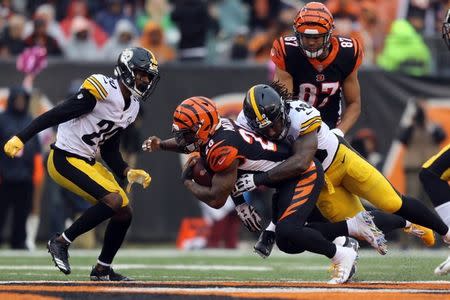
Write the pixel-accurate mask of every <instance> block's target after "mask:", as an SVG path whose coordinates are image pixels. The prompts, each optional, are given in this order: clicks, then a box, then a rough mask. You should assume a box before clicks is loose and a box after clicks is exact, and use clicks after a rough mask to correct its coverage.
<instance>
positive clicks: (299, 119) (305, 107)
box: [234, 84, 450, 257]
mask: <svg viewBox="0 0 450 300" xmlns="http://www.w3.org/2000/svg"><path fill="white" fill-rule="evenodd" d="M264 90H265V91H266V92H264ZM252 95H253V96H252ZM273 95H277V96H273ZM274 97H276V98H274ZM280 98H281V97H280V96H279V95H278V94H277V93H276V92H275V93H274V89H273V88H271V87H269V86H267V85H262V84H261V85H256V86H254V87H252V88H251V89H250V90H249V91H248V92H247V97H246V100H245V101H244V108H243V111H242V112H241V113H240V114H239V116H238V118H237V124H239V125H240V126H243V127H244V128H246V129H247V130H251V131H254V132H256V133H257V134H259V135H261V136H263V137H265V138H267V139H269V140H276V141H284V142H287V143H289V144H290V145H291V148H292V152H293V155H292V156H291V157H290V158H288V159H287V160H286V161H285V162H283V163H282V164H280V165H278V166H276V167H275V168H273V169H271V170H270V171H268V172H262V173H259V174H244V175H242V176H241V177H240V178H239V179H238V180H237V182H236V187H235V192H234V196H237V195H240V194H242V193H243V192H246V191H251V190H253V189H255V188H256V187H257V186H260V185H269V186H270V184H271V182H272V181H275V180H279V178H284V177H285V176H289V174H294V173H297V172H301V171H304V170H306V169H307V168H308V166H309V164H310V162H311V160H312V159H313V157H314V156H315V157H316V158H317V159H318V160H319V161H321V162H322V165H323V168H324V170H325V182H326V184H325V186H324V188H323V189H322V191H321V193H320V195H319V199H318V202H317V207H318V209H319V210H320V212H321V213H322V215H323V216H324V217H325V218H327V219H328V220H329V221H331V222H337V221H342V220H345V219H346V218H349V217H353V216H355V215H356V214H357V213H358V212H360V211H363V210H364V208H363V206H362V204H361V202H360V200H359V197H362V198H364V199H367V200H368V201H369V202H371V203H372V204H373V205H374V206H375V207H377V208H378V209H380V210H382V211H385V212H388V213H391V214H393V215H388V214H384V213H381V212H378V213H377V212H375V223H376V225H377V226H378V227H379V228H380V229H381V230H383V231H384V232H388V231H390V230H393V229H395V228H406V229H407V232H409V233H411V234H414V235H417V236H419V237H420V238H422V240H423V241H424V243H425V244H427V245H428V246H432V245H433V244H434V235H433V232H432V231H431V230H430V229H432V230H434V231H436V232H437V233H439V234H440V235H442V236H444V241H445V242H447V243H450V232H449V229H448V227H447V225H445V223H443V222H442V220H441V219H440V218H438V217H437V216H436V215H435V214H434V213H433V212H431V211H430V210H429V209H428V208H427V207H426V206H424V205H423V204H422V202H420V201H418V200H416V199H413V198H411V197H408V196H404V195H401V194H400V193H398V192H397V191H396V190H395V189H394V188H393V187H392V185H391V184H390V183H389V181H388V180H387V179H386V178H385V177H384V176H383V175H382V174H381V173H380V172H378V171H377V170H376V168H375V167H373V166H372V165H370V164H369V163H368V162H367V161H365V160H364V159H363V158H362V157H361V156H360V155H359V154H358V153H357V152H356V151H355V150H353V149H352V148H351V147H350V146H349V145H348V144H347V142H346V141H345V140H344V139H343V138H342V137H340V136H337V135H336V134H334V133H333V132H331V131H330V129H329V128H328V126H327V125H326V124H325V123H323V122H322V120H321V117H320V113H319V112H318V111H317V109H315V108H314V107H312V106H310V105H309V104H307V103H305V102H303V101H291V102H289V103H287V104H284V106H285V107H281V108H278V107H279V106H278V105H274V103H279V102H280ZM281 102H282V103H285V101H281ZM274 109H280V110H282V112H276V111H273V110H274ZM280 113H284V114H286V117H285V118H272V119H271V116H279V115H280ZM283 120H285V121H283ZM286 120H287V121H286ZM312 125H314V126H312ZM395 215H396V216H395ZM377 219H378V221H377ZM405 219H406V220H409V221H411V222H414V223H415V224H412V223H411V222H409V221H406V220H405ZM275 221H276V220H275ZM274 223H276V222H274ZM274 223H271V224H270V225H269V227H268V228H267V229H266V231H264V232H263V234H266V235H267V234H268V232H272V233H270V234H271V235H272V237H271V238H270V241H271V242H272V244H271V245H268V244H267V243H266V245H265V246H267V247H255V251H257V253H258V254H260V255H261V256H262V257H267V256H268V255H269V254H270V251H271V249H272V246H273V243H274V241H275V234H274V231H275V225H274ZM416 224H420V225H422V226H419V225H416ZM325 225H326V224H325ZM423 226H424V227H423ZM428 228H430V229H428ZM325 231H326V230H325ZM265 240H266V241H267V240H269V239H267V238H266V239H265ZM260 241H261V239H260ZM256 246H258V245H256Z"/></svg>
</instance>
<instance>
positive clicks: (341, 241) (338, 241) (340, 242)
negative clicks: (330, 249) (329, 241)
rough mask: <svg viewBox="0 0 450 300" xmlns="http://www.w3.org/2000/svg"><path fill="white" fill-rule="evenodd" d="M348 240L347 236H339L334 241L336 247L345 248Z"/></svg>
mask: <svg viewBox="0 0 450 300" xmlns="http://www.w3.org/2000/svg"><path fill="white" fill-rule="evenodd" d="M346 239H347V237H345V236H338V237H337V238H335V239H334V241H333V244H335V245H336V246H344V243H345V240H346Z"/></svg>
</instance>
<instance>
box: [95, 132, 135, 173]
mask: <svg viewBox="0 0 450 300" xmlns="http://www.w3.org/2000/svg"><path fill="white" fill-rule="evenodd" d="M121 134H122V130H120V131H118V132H116V133H115V134H114V135H113V136H112V137H110V138H109V139H107V140H106V142H105V143H104V144H103V145H101V146H100V155H101V156H102V158H103V160H104V161H105V163H106V164H107V165H108V167H109V168H110V169H111V170H112V171H113V172H114V174H115V175H116V176H117V177H118V178H120V179H125V174H123V172H124V171H125V169H126V168H128V164H127V163H126V162H125V161H124V160H123V158H122V154H121V153H120V150H119V148H120V135H121Z"/></svg>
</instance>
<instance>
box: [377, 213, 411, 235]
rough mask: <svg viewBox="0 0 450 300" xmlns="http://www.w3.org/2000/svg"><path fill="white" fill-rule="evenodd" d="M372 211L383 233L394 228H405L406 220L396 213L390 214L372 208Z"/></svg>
mask: <svg viewBox="0 0 450 300" xmlns="http://www.w3.org/2000/svg"><path fill="white" fill-rule="evenodd" d="M370 213H371V214H372V216H373V221H374V223H375V225H377V227H378V228H379V229H380V230H381V231H383V233H388V232H391V231H392V230H395V229H399V228H405V226H406V220H405V219H403V218H402V217H400V216H398V215H395V214H388V213H385V212H382V211H379V210H372V211H370Z"/></svg>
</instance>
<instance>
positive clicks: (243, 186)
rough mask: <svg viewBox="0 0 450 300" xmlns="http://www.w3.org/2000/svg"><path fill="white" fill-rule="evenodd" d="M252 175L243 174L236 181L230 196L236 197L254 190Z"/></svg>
mask: <svg viewBox="0 0 450 300" xmlns="http://www.w3.org/2000/svg"><path fill="white" fill-rule="evenodd" d="M253 176H254V174H244V175H242V176H241V177H239V178H238V179H237V180H236V183H235V184H234V189H233V191H232V192H231V196H233V197H237V196H240V195H242V194H243V193H245V192H250V191H253V190H254V189H256V185H255V181H254V180H253Z"/></svg>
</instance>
